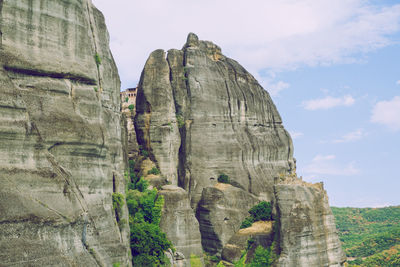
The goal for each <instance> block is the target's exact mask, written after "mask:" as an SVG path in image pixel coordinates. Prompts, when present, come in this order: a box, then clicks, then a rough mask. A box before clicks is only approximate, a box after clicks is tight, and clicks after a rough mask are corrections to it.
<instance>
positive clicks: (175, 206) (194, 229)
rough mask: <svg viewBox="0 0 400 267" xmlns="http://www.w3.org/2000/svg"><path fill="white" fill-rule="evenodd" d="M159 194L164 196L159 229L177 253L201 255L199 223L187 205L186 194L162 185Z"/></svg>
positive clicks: (172, 187)
mask: <svg viewBox="0 0 400 267" xmlns="http://www.w3.org/2000/svg"><path fill="white" fill-rule="evenodd" d="M159 194H160V195H162V196H164V201H165V205H164V208H163V210H162V214H163V216H162V218H161V222H160V227H161V229H164V231H165V232H166V233H167V237H168V239H169V240H173V241H174V246H175V248H176V250H177V251H179V252H181V253H183V254H184V255H189V257H188V259H189V258H190V255H191V254H195V255H202V254H203V250H202V247H201V236H200V231H199V223H198V222H197V220H196V217H195V216H194V212H193V210H192V208H191V207H190V205H189V196H188V194H187V192H186V191H185V190H184V189H182V188H180V187H178V186H174V185H164V186H163V187H162V190H160V191H159Z"/></svg>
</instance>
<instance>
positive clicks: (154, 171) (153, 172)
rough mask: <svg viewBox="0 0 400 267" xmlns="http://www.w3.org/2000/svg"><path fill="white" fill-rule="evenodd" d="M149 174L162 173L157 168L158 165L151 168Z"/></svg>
mask: <svg viewBox="0 0 400 267" xmlns="http://www.w3.org/2000/svg"><path fill="white" fill-rule="evenodd" d="M147 174H154V175H159V174H160V170H159V169H157V167H153V168H152V169H151V170H149V171H148V172H147Z"/></svg>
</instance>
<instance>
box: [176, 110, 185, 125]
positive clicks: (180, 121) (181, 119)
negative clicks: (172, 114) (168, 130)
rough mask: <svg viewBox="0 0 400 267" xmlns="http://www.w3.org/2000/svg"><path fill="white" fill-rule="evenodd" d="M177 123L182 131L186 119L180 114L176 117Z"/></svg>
mask: <svg viewBox="0 0 400 267" xmlns="http://www.w3.org/2000/svg"><path fill="white" fill-rule="evenodd" d="M176 122H177V124H178V128H179V129H181V128H183V127H184V126H185V119H184V118H183V116H182V115H180V114H178V115H176Z"/></svg>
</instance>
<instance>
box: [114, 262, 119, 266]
mask: <svg viewBox="0 0 400 267" xmlns="http://www.w3.org/2000/svg"><path fill="white" fill-rule="evenodd" d="M120 266H121V263H119V262H116V263H113V267H120Z"/></svg>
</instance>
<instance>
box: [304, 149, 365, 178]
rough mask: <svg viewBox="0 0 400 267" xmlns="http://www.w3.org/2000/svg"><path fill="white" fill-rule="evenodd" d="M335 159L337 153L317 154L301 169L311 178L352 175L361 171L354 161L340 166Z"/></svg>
mask: <svg viewBox="0 0 400 267" xmlns="http://www.w3.org/2000/svg"><path fill="white" fill-rule="evenodd" d="M335 159H336V156H335V155H317V156H315V157H314V158H313V159H312V161H311V162H310V163H309V164H308V165H306V166H305V167H304V168H302V169H301V170H300V171H301V172H302V173H304V174H305V175H306V177H310V178H317V177H318V178H321V175H333V176H351V175H356V174H358V173H359V172H360V171H359V170H358V169H357V168H356V167H355V163H354V162H350V163H348V164H347V165H345V166H340V165H339V164H337V163H336V162H335Z"/></svg>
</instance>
